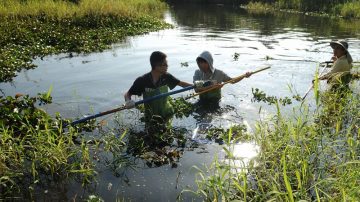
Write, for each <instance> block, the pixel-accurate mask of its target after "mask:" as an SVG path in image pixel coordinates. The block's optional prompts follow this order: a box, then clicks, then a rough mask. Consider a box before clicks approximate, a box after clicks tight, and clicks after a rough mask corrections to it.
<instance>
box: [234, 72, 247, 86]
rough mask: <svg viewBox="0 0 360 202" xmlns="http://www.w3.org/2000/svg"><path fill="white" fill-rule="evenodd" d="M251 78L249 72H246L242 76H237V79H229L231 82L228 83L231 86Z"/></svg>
mask: <svg viewBox="0 0 360 202" xmlns="http://www.w3.org/2000/svg"><path fill="white" fill-rule="evenodd" d="M250 76H251V73H250V72H246V73H245V74H244V75H242V76H239V77H236V78H233V79H231V80H232V81H231V82H230V83H231V84H235V83H237V82H239V81H241V80H243V79H244V78H249V77H250Z"/></svg>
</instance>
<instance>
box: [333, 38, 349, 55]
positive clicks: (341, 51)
mask: <svg viewBox="0 0 360 202" xmlns="http://www.w3.org/2000/svg"><path fill="white" fill-rule="evenodd" d="M330 46H331V48H332V49H333V53H334V56H336V57H338V58H339V57H341V56H343V55H346V54H347V49H348V47H349V46H348V43H346V42H345V41H333V42H330Z"/></svg>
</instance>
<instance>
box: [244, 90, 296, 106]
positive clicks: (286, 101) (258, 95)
mask: <svg viewBox="0 0 360 202" xmlns="http://www.w3.org/2000/svg"><path fill="white" fill-rule="evenodd" d="M251 91H252V94H253V96H254V97H253V98H252V99H251V100H252V101H253V102H261V101H262V102H264V103H268V104H269V105H272V104H276V103H280V104H281V105H283V106H286V105H290V104H292V100H291V98H289V97H287V96H286V97H284V98H277V97H276V96H267V95H266V93H264V91H261V90H259V89H258V88H255V89H253V88H252V89H251ZM293 99H295V100H296V101H301V97H300V95H294V96H293Z"/></svg>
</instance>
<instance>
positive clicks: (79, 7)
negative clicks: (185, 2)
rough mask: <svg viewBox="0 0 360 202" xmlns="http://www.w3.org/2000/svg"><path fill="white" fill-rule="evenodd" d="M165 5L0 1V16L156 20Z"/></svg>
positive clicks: (148, 0)
mask: <svg viewBox="0 0 360 202" xmlns="http://www.w3.org/2000/svg"><path fill="white" fill-rule="evenodd" d="M165 7H166V4H165V3H163V2H161V1H159V0H131V1H124V0H81V1H79V3H78V4H75V3H71V2H68V1H55V0H27V1H22V0H2V1H1V2H0V15H1V16H12V17H29V16H40V15H46V16H48V17H53V18H69V17H84V16H96V15H100V16H117V17H136V16H143V15H151V16H157V17H160V16H161V15H162V13H161V11H163V10H164V8H165Z"/></svg>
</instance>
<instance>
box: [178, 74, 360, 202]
mask: <svg viewBox="0 0 360 202" xmlns="http://www.w3.org/2000/svg"><path fill="white" fill-rule="evenodd" d="M316 82H318V81H315V83H316ZM315 86H317V85H315ZM318 90H319V89H318V87H315V91H318ZM317 96H318V99H319V102H318V104H317V105H316V109H315V111H313V110H311V111H310V110H309V108H308V106H307V105H306V104H302V105H301V106H300V108H299V109H294V113H293V114H291V115H290V116H283V115H282V113H281V108H279V107H277V110H278V112H277V114H276V116H273V117H272V118H271V119H267V120H263V121H259V122H258V123H257V124H256V126H255V129H256V130H255V133H254V135H253V136H252V141H254V142H256V144H257V145H258V146H260V151H259V154H258V156H257V157H256V158H255V159H254V160H253V161H256V162H253V163H249V164H247V165H245V166H242V167H238V165H236V164H235V162H233V161H232V160H227V161H220V160H219V159H218V158H217V157H216V158H215V160H214V162H213V163H212V165H211V166H210V167H205V168H204V169H200V168H196V169H197V170H198V175H197V180H196V182H197V184H198V189H197V190H185V191H190V192H192V193H195V194H197V195H198V196H201V197H203V199H204V200H206V201H219V200H222V201H232V200H242V201H268V200H275V201H300V200H306V201H314V200H317V201H328V200H330V201H341V200H344V201H347V200H349V201H353V200H357V199H358V198H359V197H360V192H359V190H360V184H359V183H358V180H359V177H360V176H359V172H360V167H359V163H360V159H359V155H358V153H359V152H360V140H359V138H358V136H359V134H360V129H359V127H358V126H359V125H360V112H359V110H357V109H358V108H359V107H360V99H359V98H360V95H359V94H358V93H354V92H351V91H349V90H344V89H342V90H341V91H333V90H332V91H326V92H324V93H319V94H317ZM229 136H230V134H229ZM224 151H225V152H229V149H228V148H227V147H224ZM229 155H231V153H229ZM180 197H181V195H180Z"/></svg>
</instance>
